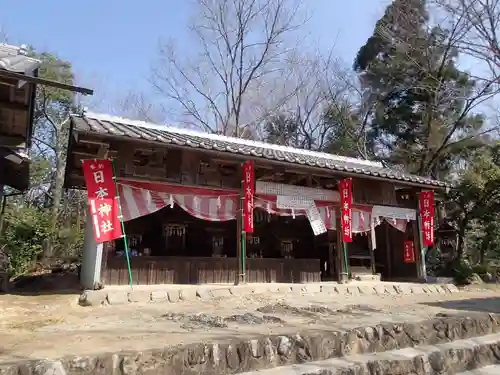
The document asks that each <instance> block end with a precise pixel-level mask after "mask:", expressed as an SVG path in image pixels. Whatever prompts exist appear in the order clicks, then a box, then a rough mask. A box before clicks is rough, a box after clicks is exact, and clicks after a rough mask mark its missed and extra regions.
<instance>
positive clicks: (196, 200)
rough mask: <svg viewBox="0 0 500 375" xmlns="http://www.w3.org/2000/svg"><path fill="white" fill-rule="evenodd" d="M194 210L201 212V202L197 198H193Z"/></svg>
mask: <svg viewBox="0 0 500 375" xmlns="http://www.w3.org/2000/svg"><path fill="white" fill-rule="evenodd" d="M193 210H195V211H200V200H199V198H198V197H197V196H194V197H193Z"/></svg>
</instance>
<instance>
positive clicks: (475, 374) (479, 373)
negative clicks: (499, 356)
mask: <svg viewBox="0 0 500 375" xmlns="http://www.w3.org/2000/svg"><path fill="white" fill-rule="evenodd" d="M499 374H500V365H492V366H486V367H482V368H478V369H476V370H471V371H465V372H461V373H460V374H457V375H499Z"/></svg>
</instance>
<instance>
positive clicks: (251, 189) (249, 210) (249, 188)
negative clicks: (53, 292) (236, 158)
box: [243, 160, 255, 233]
mask: <svg viewBox="0 0 500 375" xmlns="http://www.w3.org/2000/svg"><path fill="white" fill-rule="evenodd" d="M254 193H255V178H254V165H253V161H252V160H248V161H246V162H244V163H243V198H244V199H243V221H244V224H243V228H244V230H245V232H246V233H253V195H254Z"/></svg>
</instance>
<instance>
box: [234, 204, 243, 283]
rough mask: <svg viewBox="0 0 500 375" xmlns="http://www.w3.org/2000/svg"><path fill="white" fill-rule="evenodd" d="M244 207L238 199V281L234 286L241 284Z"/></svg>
mask: <svg viewBox="0 0 500 375" xmlns="http://www.w3.org/2000/svg"><path fill="white" fill-rule="evenodd" d="M242 213H243V205H242V202H241V199H238V208H237V211H236V280H235V281H234V285H239V284H240V282H241V275H242V273H243V272H242V268H241V232H242V228H243V222H242V218H243V215H242Z"/></svg>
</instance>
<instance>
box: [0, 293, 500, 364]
mask: <svg viewBox="0 0 500 375" xmlns="http://www.w3.org/2000/svg"><path fill="white" fill-rule="evenodd" d="M77 299H78V296H77V295H70V294H69V295H53V296H15V295H2V296H0V337H1V338H2V339H1V340H0V360H2V361H3V360H11V359H14V358H30V359H34V358H56V357H61V356H63V355H67V354H73V355H84V354H89V353H100V352H112V351H119V350H127V349H130V350H132V349H134V350H143V349H151V348H161V347H165V346H167V345H177V344H186V343H192V342H200V341H206V340H217V339H227V338H236V337H244V336H245V337H248V336H258V335H260V334H279V333H285V332H286V333H293V332H297V331H304V330H338V329H346V328H354V327H358V326H366V325H374V324H378V323H381V322H409V321H420V320H425V319H428V318H430V317H433V316H435V315H436V314H453V313H467V311H471V312H472V311H482V312H484V311H487V312H496V313H500V290H497V289H496V288H491V289H489V290H485V289H483V290H473V291H470V290H469V291H465V292H460V293H456V294H453V295H431V296H426V295H421V296H420V295H416V296H360V297H344V296H342V297H340V296H332V295H326V294H318V295H315V296H297V295H287V296H284V295H277V294H267V295H252V296H245V297H236V296H233V297H231V298H224V299H219V300H217V299H214V300H213V301H210V302H201V301H197V302H189V303H188V302H185V303H178V304H170V303H161V304H160V303H159V304H152V303H149V304H127V305H120V306H118V305H115V306H102V307H85V308H84V307H80V306H78V305H77Z"/></svg>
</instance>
